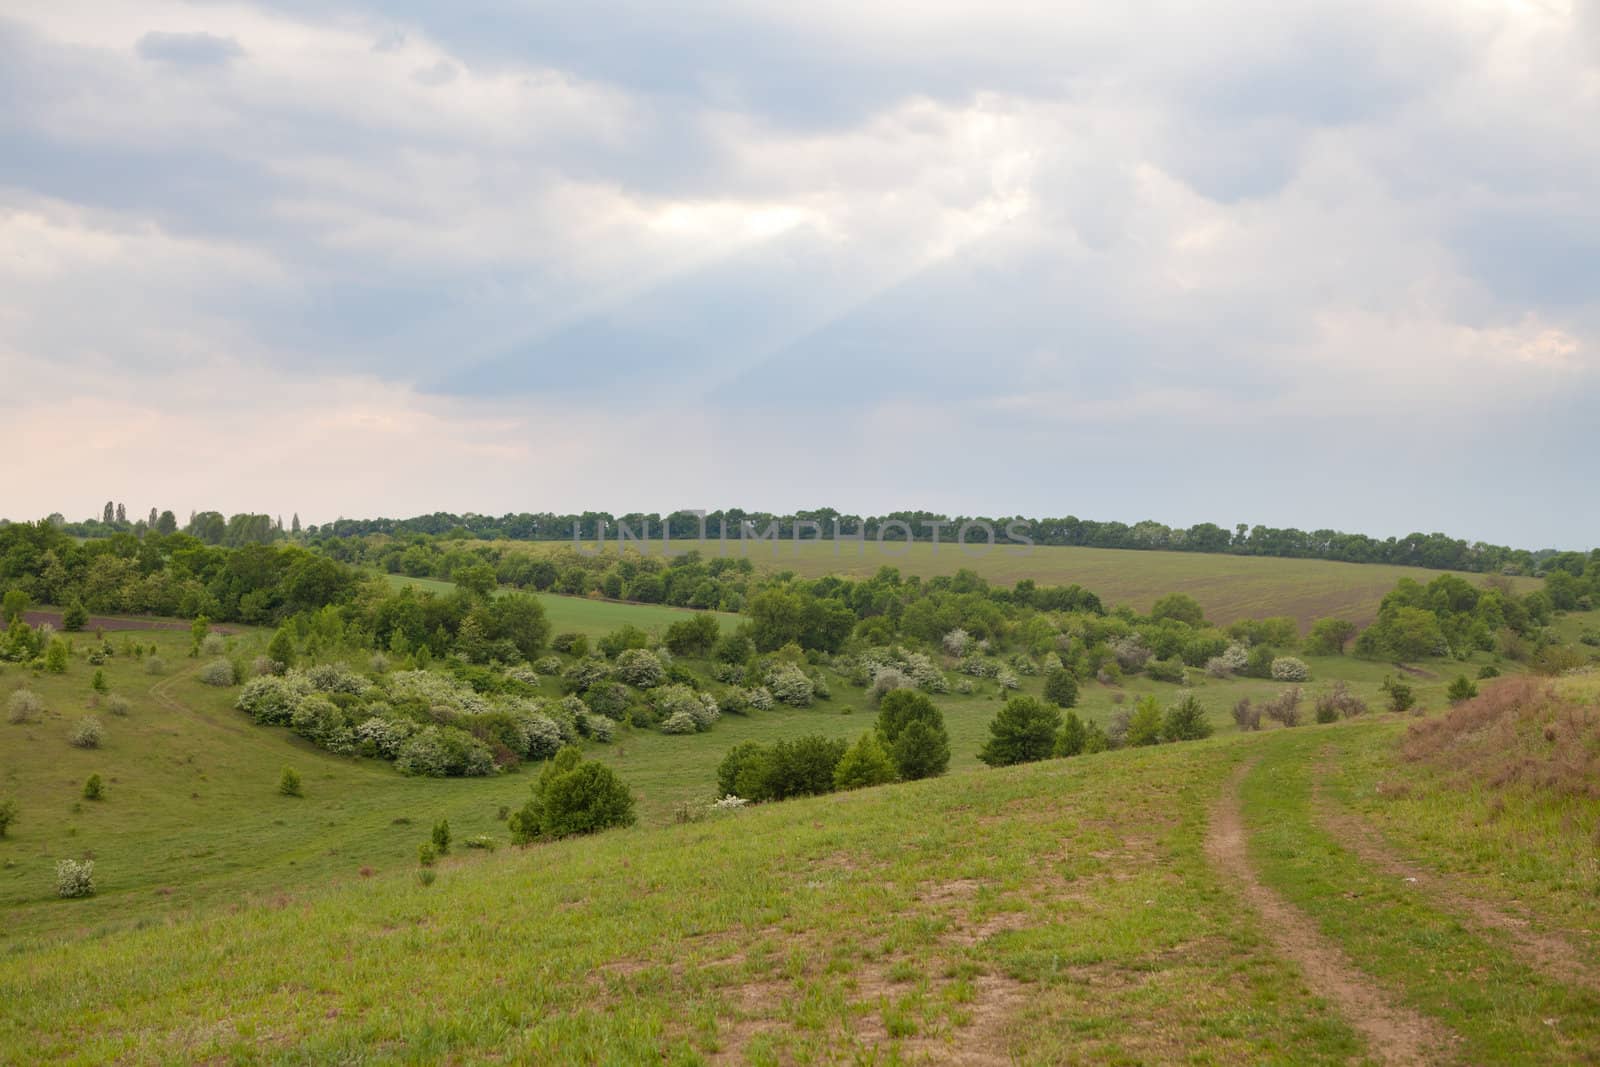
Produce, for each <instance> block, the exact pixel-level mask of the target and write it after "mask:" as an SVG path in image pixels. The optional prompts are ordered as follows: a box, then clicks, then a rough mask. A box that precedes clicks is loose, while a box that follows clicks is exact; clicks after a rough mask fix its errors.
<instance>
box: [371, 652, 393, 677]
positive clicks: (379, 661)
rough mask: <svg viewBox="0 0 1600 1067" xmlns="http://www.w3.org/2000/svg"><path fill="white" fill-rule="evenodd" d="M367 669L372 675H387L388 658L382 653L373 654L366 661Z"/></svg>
mask: <svg viewBox="0 0 1600 1067" xmlns="http://www.w3.org/2000/svg"><path fill="white" fill-rule="evenodd" d="M367 669H368V670H370V671H371V672H372V673H373V674H388V673H389V657H388V656H385V655H384V654H383V653H382V652H374V653H373V654H372V655H371V657H369V658H368V660H367Z"/></svg>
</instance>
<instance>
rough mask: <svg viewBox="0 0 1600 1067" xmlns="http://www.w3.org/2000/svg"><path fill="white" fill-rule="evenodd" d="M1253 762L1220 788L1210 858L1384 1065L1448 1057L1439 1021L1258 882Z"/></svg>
mask: <svg viewBox="0 0 1600 1067" xmlns="http://www.w3.org/2000/svg"><path fill="white" fill-rule="evenodd" d="M1252 767H1254V763H1253V762H1249V763H1246V764H1244V765H1243V766H1241V767H1240V768H1239V769H1238V770H1237V771H1236V772H1234V774H1233V776H1232V777H1231V778H1230V779H1229V780H1228V783H1227V785H1226V786H1225V787H1224V788H1223V791H1222V797H1221V798H1220V799H1219V800H1218V802H1217V804H1216V806H1215V807H1214V808H1213V809H1212V813H1211V825H1210V827H1209V828H1208V829H1207V831H1206V855H1207V856H1208V857H1209V858H1210V860H1211V862H1212V863H1213V865H1215V866H1216V867H1217V869H1218V870H1220V871H1222V872H1223V873H1224V874H1226V875H1227V876H1228V877H1229V878H1231V879H1232V880H1233V881H1234V882H1235V883H1237V884H1238V886H1239V887H1240V889H1241V890H1242V891H1243V893H1244V898H1245V900H1246V901H1247V902H1248V903H1249V904H1250V906H1251V907H1252V908H1254V909H1255V911H1256V913H1257V914H1258V915H1259V916H1260V918H1261V925H1262V927H1263V929H1264V930H1265V932H1266V934H1267V936H1268V938H1269V940H1270V941H1271V942H1272V944H1273V946H1274V947H1275V948H1276V950H1277V951H1278V953H1279V954H1280V955H1282V956H1283V957H1284V958H1286V959H1289V960H1292V961H1293V962H1294V963H1295V964H1296V965H1298V966H1299V967H1300V969H1301V970H1302V971H1303V972H1304V973H1305V976H1306V982H1307V984H1308V985H1309V986H1310V987H1311V989H1312V991H1313V992H1315V993H1316V994H1317V995H1318V996H1321V997H1323V998H1324V999H1326V1000H1327V1001H1329V1002H1330V1003H1331V1004H1333V1005H1334V1006H1335V1007H1336V1008H1337V1009H1338V1010H1339V1013H1340V1014H1341V1015H1342V1016H1343V1017H1344V1019H1345V1020H1346V1021H1347V1022H1348V1023H1349V1024H1350V1025H1351V1026H1352V1027H1353V1028H1355V1029H1356V1030H1357V1031H1358V1032H1360V1033H1361V1034H1362V1035H1363V1036H1365V1037H1366V1039H1367V1043H1368V1045H1369V1046H1370V1049H1371V1053H1372V1056H1373V1058H1375V1059H1376V1060H1378V1061H1379V1062H1382V1063H1392V1064H1421V1063H1430V1062H1434V1061H1436V1060H1437V1059H1439V1058H1440V1057H1441V1056H1443V1055H1445V1050H1446V1049H1447V1048H1448V1047H1449V1046H1450V1045H1451V1044H1452V1042H1453V1040H1454V1038H1453V1035H1451V1033H1450V1032H1449V1031H1448V1030H1447V1029H1446V1028H1445V1027H1444V1026H1443V1025H1442V1024H1440V1023H1439V1022H1438V1021H1437V1020H1434V1019H1431V1018H1429V1017H1427V1016H1425V1015H1421V1014H1419V1013H1417V1012H1414V1011H1412V1010H1410V1009H1409V1008H1406V1007H1404V1006H1403V1005H1401V1004H1398V1003H1396V1002H1395V1000H1394V998H1392V997H1391V996H1390V995H1389V994H1388V993H1387V992H1385V991H1384V990H1383V989H1382V988H1381V987H1379V986H1378V985H1376V984H1374V982H1373V981H1372V980H1371V979H1370V978H1369V977H1367V976H1366V975H1365V974H1363V973H1362V972H1361V971H1360V970H1359V969H1357V968H1356V966H1355V965H1354V964H1352V963H1351V962H1350V960H1349V958H1348V957H1347V956H1346V955H1345V954H1344V952H1343V951H1341V950H1340V949H1339V948H1338V947H1337V946H1335V945H1334V944H1332V943H1331V942H1329V941H1328V940H1327V939H1326V938H1325V937H1323V936H1322V934H1321V933H1320V932H1318V930H1317V928H1316V926H1315V925H1314V924H1313V923H1312V922H1311V920H1310V919H1309V918H1307V917H1306V916H1305V915H1303V914H1302V913H1301V912H1300V911H1299V910H1298V909H1296V908H1295V907H1294V906H1293V905H1292V904H1290V903H1289V902H1288V901H1286V900H1285V899H1284V898H1283V897H1281V896H1279V895H1278V894H1277V892H1275V891H1274V890H1272V889H1270V888H1268V887H1267V886H1266V885H1265V884H1263V883H1262V882H1261V880H1260V879H1259V878H1257V877H1256V874H1255V871H1254V870H1253V869H1252V868H1251V866H1250V860H1249V857H1248V855H1247V853H1246V850H1245V829H1244V813H1243V807H1242V802H1241V799H1240V786H1241V784H1242V783H1243V781H1244V778H1245V775H1247V774H1249V773H1250V770H1251V769H1252Z"/></svg>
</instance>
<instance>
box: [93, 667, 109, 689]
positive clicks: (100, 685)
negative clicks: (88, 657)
mask: <svg viewBox="0 0 1600 1067" xmlns="http://www.w3.org/2000/svg"><path fill="white" fill-rule="evenodd" d="M89 687H90V688H91V689H93V690H94V691H95V692H96V693H109V692H110V691H111V687H110V686H109V685H107V684H106V672H105V671H103V670H101V669H99V668H98V667H97V668H95V672H94V678H93V679H92V680H91V681H90V682H89Z"/></svg>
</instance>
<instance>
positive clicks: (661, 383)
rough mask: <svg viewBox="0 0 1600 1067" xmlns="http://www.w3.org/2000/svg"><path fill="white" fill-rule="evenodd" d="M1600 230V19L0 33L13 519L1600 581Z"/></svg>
mask: <svg viewBox="0 0 1600 1067" xmlns="http://www.w3.org/2000/svg"><path fill="white" fill-rule="evenodd" d="M1197 12H1200V13H1197ZM1597 192H1600V0H1418V2H1405V0H1381V2H1376V0H1374V2H1367V0H1354V2H1345V0H1341V2H1339V3H1332V2H1329V3H1325V4H1316V5H1305V4H1293V3H1290V4H1285V3H1283V2H1282V0H1261V2H1246V0H1221V2H1219V3H1216V4H1210V5H1194V4H1190V3H1164V2H1131V3H1119V4H1105V3H1083V4H1077V3H1071V4H1067V3H1030V2H1023V0H986V2H984V3H974V2H957V0H919V2H917V3H901V2H899V0H880V2H877V3H872V4H861V3H859V2H849V3H846V2H838V0H813V2H812V3H808V4H777V3H764V2H760V0H747V2H743V3H735V2H729V0H686V2H684V3H678V4H670V5H663V4H659V3H649V2H642V3H623V2H612V0H590V2H586V3H583V4H571V3H560V4H557V3H550V4H544V3H514V2H512V0H459V2H453V3H451V4H447V5H446V4H437V3H423V2H421V0H403V2H399V3H393V4H385V5H376V4H361V3H354V4H345V3H341V2H339V0H333V2H332V3H329V2H324V0H317V2H315V3H313V2H310V0H282V2H277V3H259V4H225V3H180V2H170V0H137V2H131V0H130V2H126V3H110V2H105V0H101V2H85V0H51V2H50V3H27V2H24V0H9V2H5V0H0V425H4V426H5V428H6V430H7V431H8V436H9V437H10V441H11V443H10V447H9V448H8V450H7V455H8V457H9V458H8V460H7V461H6V462H5V464H3V465H0V514H3V515H6V516H9V517H11V518H17V519H20V518H31V517H37V516H39V515H42V514H45V513H47V512H49V511H56V510H60V511H63V512H66V513H67V514H68V515H69V516H71V517H74V518H79V517H83V516H86V515H89V514H92V513H96V512H98V510H99V507H100V505H101V503H103V502H104V501H105V500H106V499H107V498H108V497H109V498H114V499H117V500H125V501H126V502H127V504H128V506H129V509H130V511H131V512H133V513H136V514H142V513H143V512H145V511H147V510H148V508H149V506H150V505H152V504H154V505H156V506H158V507H162V508H167V507H170V508H173V509H174V510H175V511H178V512H180V514H186V513H187V511H188V510H190V509H192V508H208V507H209V508H217V509H219V510H223V511H236V510H264V511H268V512H271V513H279V512H282V513H285V514H287V513H289V512H290V511H298V512H299V513H300V514H301V516H302V517H303V518H304V519H305V520H306V521H308V522H317V521H324V520H327V519H332V518H334V517H336V516H339V515H347V516H354V515H375V514H389V515H400V514H415V513H419V512H425V511H433V510H438V509H445V510H455V511H479V512H494V513H499V512H503V511H522V510H543V509H551V510H567V509H581V508H586V507H593V508H603V509H606V510H613V511H617V512H625V511H633V510H658V509H659V510H671V509H674V508H679V507H683V508H695V507H703V508H716V507H721V506H729V505H736V506H743V507H747V508H769V509H773V510H786V509H790V508H794V507H808V506H822V505H830V506H835V507H841V508H845V509H850V510H860V511H868V512H878V511H885V510H889V509H892V508H897V507H911V506H924V507H930V508H935V509H942V510H947V511H951V512H961V513H995V514H1000V513H1006V514H1009V513H1025V514H1053V515H1055V514H1067V513H1074V514H1078V515H1080V516H1088V517H1097V518H1117V519H1123V520H1127V521H1134V520H1137V519H1141V518H1155V519H1159V520H1162V521H1166V522H1171V523H1190V522H1195V521H1202V520H1210V521H1216V522H1220V523H1225V524H1231V523H1234V522H1239V521H1244V522H1266V523H1271V524H1274V525H1296V526H1301V527H1305V528H1313V527H1320V526H1332V527H1337V528H1341V529H1350V530H1361V531H1365V532H1369V533H1375V534H1402V533H1405V532H1408V531H1410V530H1413V529H1422V530H1435V529H1442V530H1445V531H1447V532H1450V533H1453V534H1457V535H1460V536H1468V537H1478V538H1483V539H1486V540H1492V541H1497V542H1509V543H1513V544H1517V545H1524V546H1529V547H1538V546H1544V545H1560V546H1573V547H1576V546H1589V545H1593V544H1597V543H1600V493H1597V492H1596V488H1595V487H1596V480H1595V473H1594V472H1595V464H1596V458H1597V456H1600V421H1597V417H1596V416H1597V412H1600V403H1597V402H1600V196H1597Z"/></svg>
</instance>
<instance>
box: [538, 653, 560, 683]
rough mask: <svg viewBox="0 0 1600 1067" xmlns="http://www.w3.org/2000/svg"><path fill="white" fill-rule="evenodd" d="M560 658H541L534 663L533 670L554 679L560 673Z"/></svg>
mask: <svg viewBox="0 0 1600 1067" xmlns="http://www.w3.org/2000/svg"><path fill="white" fill-rule="evenodd" d="M561 666H562V664H561V657H560V656H543V657H541V658H539V659H537V660H535V661H534V664H533V669H534V670H535V671H537V672H538V673H540V674H543V675H545V676H546V677H549V678H554V677H555V676H556V675H558V674H560V673H561Z"/></svg>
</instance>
